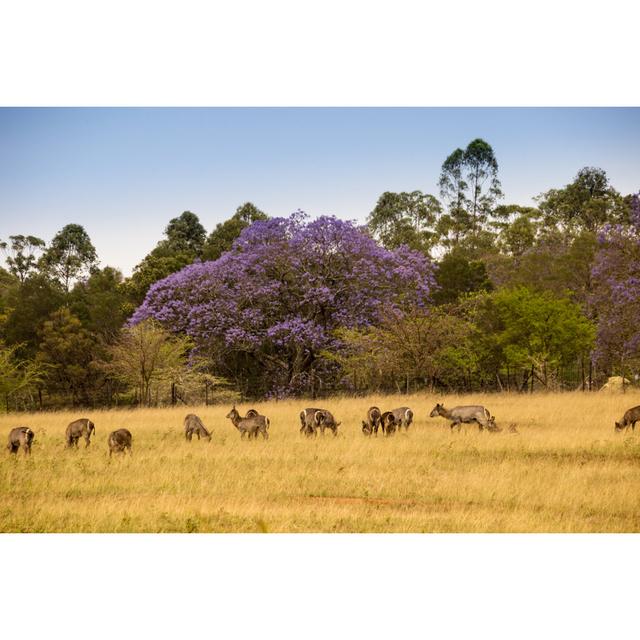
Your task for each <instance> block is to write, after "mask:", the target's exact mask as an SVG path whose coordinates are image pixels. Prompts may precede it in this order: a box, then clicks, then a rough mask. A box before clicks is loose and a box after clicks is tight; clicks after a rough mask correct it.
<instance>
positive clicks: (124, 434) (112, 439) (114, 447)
mask: <svg viewBox="0 0 640 640" xmlns="http://www.w3.org/2000/svg"><path fill="white" fill-rule="evenodd" d="M132 441H133V436H132V435H131V431H129V430H128V429H116V431H112V432H111V433H110V434H109V440H108V443H109V457H111V455H112V454H114V453H124V452H125V451H126V450H127V449H129V453H130V454H131V455H133V452H132V451H131V443H132Z"/></svg>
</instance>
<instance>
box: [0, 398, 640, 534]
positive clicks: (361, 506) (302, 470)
mask: <svg viewBox="0 0 640 640" xmlns="http://www.w3.org/2000/svg"><path fill="white" fill-rule="evenodd" d="M437 400H440V399H439V398H436V397H435V396H427V395H415V396H411V397H406V396H395V397H393V396H392V397H376V396H372V397H369V398H355V399H353V398H337V399H333V400H323V401H315V402H310V401H305V400H302V401H287V402H278V403H276V402H272V403H264V404H257V405H253V406H255V407H256V408H257V409H259V410H260V411H261V412H262V413H265V414H266V415H268V416H269V418H270V419H271V429H270V435H271V438H270V440H269V441H268V442H264V441H263V440H262V439H259V440H258V441H241V440H240V436H239V434H238V432H237V431H236V430H235V429H234V427H233V426H232V425H231V423H230V421H229V420H226V419H225V417H224V416H225V415H226V413H227V411H228V410H229V407H226V406H219V407H198V408H195V409H193V411H194V412H195V413H198V414H199V415H200V416H201V417H202V419H203V421H204V423H205V424H206V425H207V427H209V428H210V429H212V430H213V439H212V441H211V442H210V443H207V442H206V441H197V440H194V441H193V442H191V443H188V442H185V440H184V436H183V433H182V418H183V417H184V415H185V413H187V411H188V410H187V409H185V408H178V409H148V410H134V411H81V412H73V413H71V412H61V413H41V414H29V415H20V416H18V415H9V416H6V415H5V416H2V417H0V434H2V437H3V438H6V434H8V432H9V429H10V428H11V427H14V426H18V425H23V424H24V425H27V426H30V427H31V428H33V429H34V431H35V432H36V440H35V442H34V446H33V453H32V456H31V458H25V457H24V456H23V454H22V453H19V454H18V456H10V454H9V453H8V452H7V451H6V450H5V451H3V453H2V455H0V531H3V532H8V531H12V532H34V531H38V532H42V531H48V532H54V531H55V532H125V531H126V532H132V531H133V532H135V531H144V532H163V531H177V532H185V531H187V532H192V531H199V532H214V531H215V532H244V531H251V532H260V531H265V532H266V531H269V532H281V531H286V532H298V531H300V532H302V531H306V532H309V531H321V532H332V531H341V532H430V531H438V532H485V531H492V532H538V531H540V532H541V531H557V532H587V531H601V532H605V531H606V532H610V531H619V532H621V531H625V532H637V531H640V428H639V429H638V435H637V436H634V435H632V434H631V432H629V433H625V434H616V433H614V429H613V423H614V420H615V419H618V418H620V417H621V416H622V413H623V411H624V410H625V409H626V408H628V407H631V406H633V405H636V404H640V393H637V392H629V393H627V394H625V395H605V394H601V393H593V394H582V393H567V394H556V395H533V396H525V395H509V394H504V395H486V396H482V395H479V394H474V395H469V396H450V397H446V398H444V402H445V405H446V406H451V405H455V404H469V403H480V404H484V405H485V406H487V407H488V408H489V409H490V410H491V411H492V413H493V414H494V415H495V416H496V418H497V421H498V424H499V425H501V426H502V427H507V426H508V425H509V423H510V422H516V423H517V425H518V430H519V433H518V434H510V433H508V432H507V431H506V429H505V431H503V432H502V433H497V434H490V433H487V432H483V433H480V432H479V431H478V429H477V427H476V426H473V425H468V426H466V427H463V430H462V431H461V432H460V433H451V432H450V430H449V427H448V423H447V421H445V420H444V419H442V418H429V412H430V411H431V409H432V407H433V406H434V404H435V402H436V401H437ZM371 404H377V405H378V406H380V407H381V408H382V409H383V410H386V409H391V408H394V407H398V406H402V405H405V404H406V405H409V406H411V407H412V408H413V410H414V413H415V422H414V424H413V426H412V427H411V429H410V430H409V433H408V434H407V435H405V434H404V432H403V433H402V434H396V435H395V436H393V437H391V438H383V437H380V436H379V437H378V438H365V437H364V436H363V435H362V433H361V430H360V424H361V420H362V418H363V417H364V415H365V413H366V410H367V408H368V407H369V406H370V405H371ZM317 405H320V406H324V407H326V408H328V409H330V410H331V411H333V413H334V415H335V416H336V417H337V419H338V420H341V421H342V425H341V427H340V430H341V435H340V437H338V438H333V436H331V435H330V434H329V435H326V436H325V437H324V438H321V437H318V438H317V439H315V440H314V439H306V438H303V437H301V436H300V435H299V433H298V428H299V421H298V414H299V412H300V409H302V408H304V407H305V406H317ZM248 408H249V405H245V406H242V407H240V409H241V410H242V411H244V410H246V409H248ZM81 416H86V417H90V418H91V419H92V420H93V421H94V422H95V424H96V429H97V437H95V440H94V442H93V443H92V445H91V446H90V447H89V449H87V450H84V448H83V447H84V443H83V442H82V441H81V443H80V449H79V450H78V451H70V450H66V449H65V448H64V430H65V428H66V425H67V424H68V423H69V422H70V421H71V420H72V419H75V418H77V417H81ZM120 427H126V428H128V429H129V430H130V431H131V432H132V433H133V437H134V442H133V456H131V457H129V456H125V457H122V456H120V457H117V458H116V457H114V458H113V459H111V460H110V459H109V457H108V449H107V436H108V434H109V432H111V431H112V430H113V429H116V428H120Z"/></svg>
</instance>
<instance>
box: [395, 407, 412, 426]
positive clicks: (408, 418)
mask: <svg viewBox="0 0 640 640" xmlns="http://www.w3.org/2000/svg"><path fill="white" fill-rule="evenodd" d="M391 413H392V414H393V417H394V418H395V419H396V425H397V427H398V431H400V430H401V429H402V427H404V430H405V431H409V427H410V426H411V423H412V422H413V411H411V409H409V407H400V408H399V409H393V410H392V411H391Z"/></svg>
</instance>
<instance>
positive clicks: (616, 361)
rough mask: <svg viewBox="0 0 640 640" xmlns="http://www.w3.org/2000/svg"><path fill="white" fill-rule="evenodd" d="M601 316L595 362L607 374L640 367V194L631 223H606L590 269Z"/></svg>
mask: <svg viewBox="0 0 640 640" xmlns="http://www.w3.org/2000/svg"><path fill="white" fill-rule="evenodd" d="M591 276H592V280H593V282H594V291H593V295H592V297H591V302H592V304H593V307H594V309H595V312H596V314H597V318H598V331H597V336H596V348H595V352H594V360H595V362H596V363H597V364H598V365H599V366H600V367H601V368H602V369H604V370H605V371H606V372H607V373H619V374H622V375H625V374H627V373H629V372H630V371H635V372H637V371H638V370H639V369H640V321H639V318H640V194H636V195H634V196H632V200H631V218H630V224H629V225H619V224H618V225H607V226H606V227H605V228H604V229H603V231H602V232H601V233H600V234H599V236H598V252H597V254H596V257H595V261H594V265H593V269H592V271H591Z"/></svg>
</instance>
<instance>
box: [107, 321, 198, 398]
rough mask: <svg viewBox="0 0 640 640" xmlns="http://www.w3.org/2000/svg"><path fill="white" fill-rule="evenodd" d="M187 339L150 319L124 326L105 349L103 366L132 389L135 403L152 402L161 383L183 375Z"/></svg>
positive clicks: (173, 380) (187, 351)
mask: <svg viewBox="0 0 640 640" xmlns="http://www.w3.org/2000/svg"><path fill="white" fill-rule="evenodd" d="M191 348H192V343H191V341H190V340H189V339H188V338H186V337H184V336H179V335H172V334H170V333H169V332H168V331H166V330H165V329H163V328H162V326H160V325H159V324H158V323H157V322H155V321H154V320H145V321H143V322H140V323H139V324H136V325H134V326H133V327H125V328H124V329H123V330H122V333H121V335H120V337H119V338H118V339H117V340H116V341H115V342H114V344H113V345H111V346H110V347H109V349H108V354H109V360H108V362H107V363H106V364H105V365H104V369H105V370H106V371H107V372H108V373H109V374H110V375H112V376H114V377H115V378H116V379H118V380H120V381H121V382H123V383H125V384H126V385H128V386H130V387H132V388H134V389H136V396H137V400H138V403H139V404H140V405H144V406H150V405H151V404H153V399H154V396H155V395H156V394H157V391H158V388H159V387H160V386H161V385H165V386H166V385H170V384H171V383H172V382H175V381H176V380H177V379H179V378H181V376H183V375H184V371H185V369H187V355H188V353H189V351H190V349H191Z"/></svg>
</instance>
